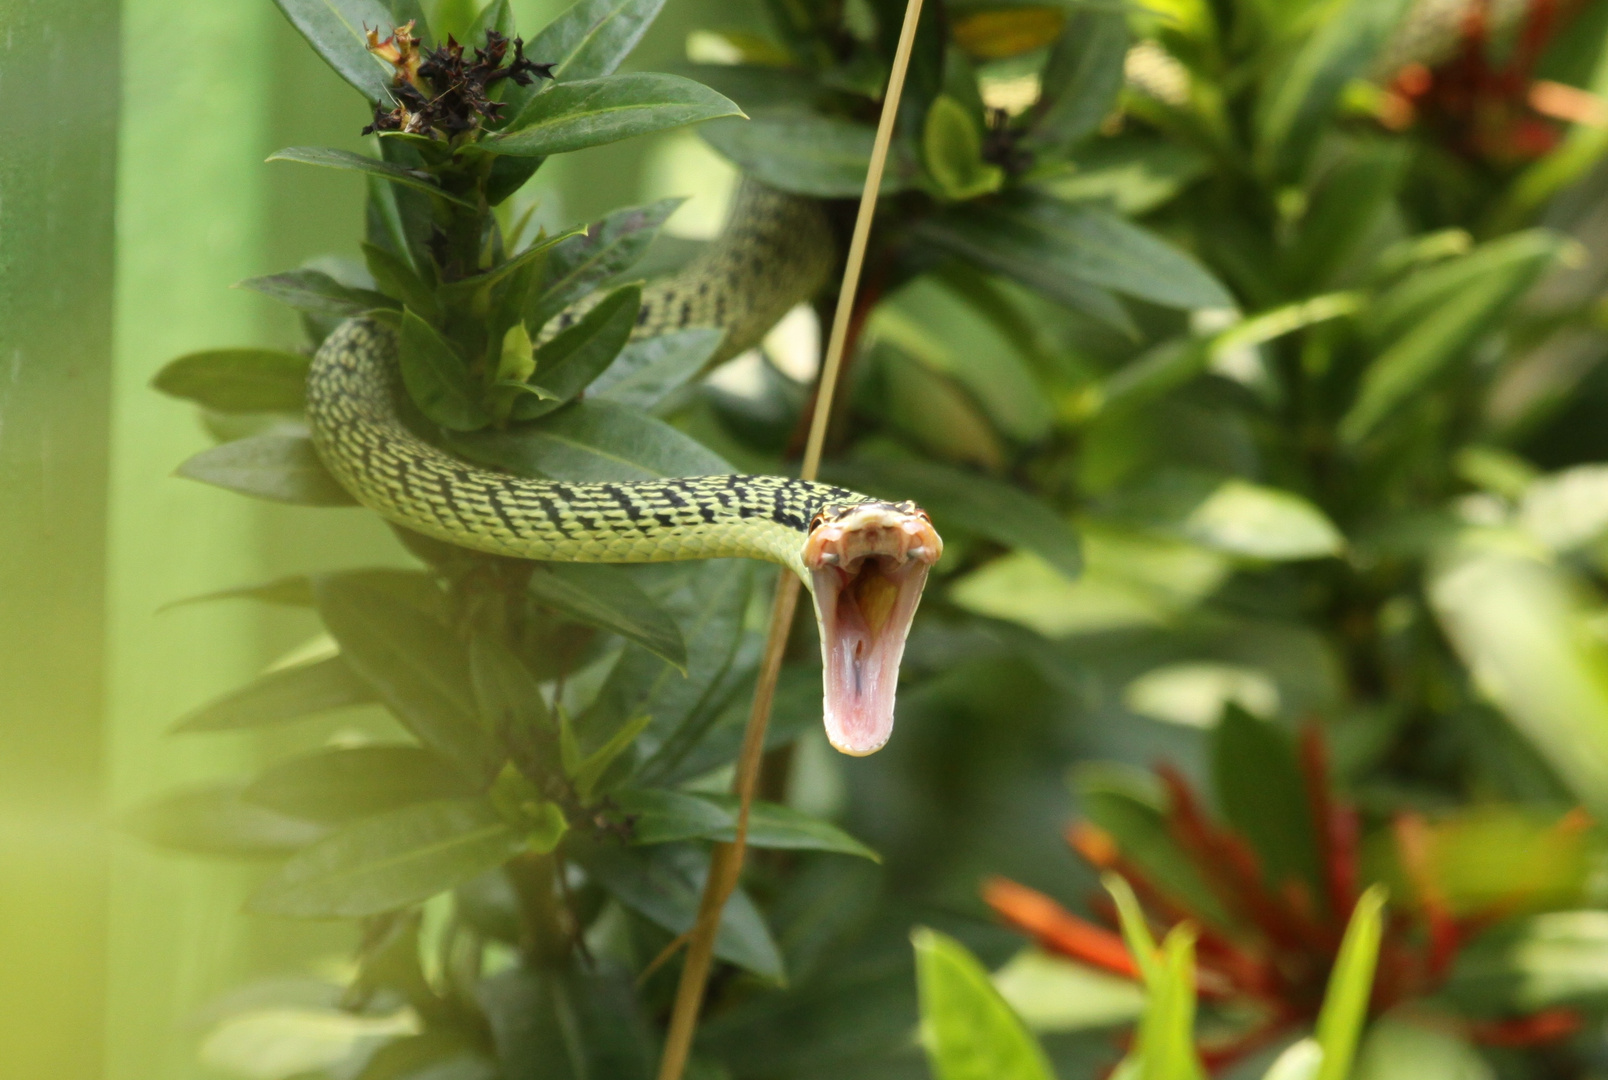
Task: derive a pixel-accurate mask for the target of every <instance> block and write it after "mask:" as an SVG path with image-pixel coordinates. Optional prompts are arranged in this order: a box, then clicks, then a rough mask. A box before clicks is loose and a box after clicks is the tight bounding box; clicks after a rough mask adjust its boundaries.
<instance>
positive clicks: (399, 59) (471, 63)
mask: <svg viewBox="0 0 1608 1080" xmlns="http://www.w3.org/2000/svg"><path fill="white" fill-rule="evenodd" d="M368 39H369V44H368V47H369V51H370V52H372V53H373V54H374V55H376V56H378V57H380V58H381V59H382V60H385V61H386V62H387V63H389V64H390V65H391V66H392V67H393V68H395V69H396V76H395V78H394V80H393V81H392V89H391V96H392V101H393V107H392V108H390V109H386V108H385V107H384V106H383V105H376V106H375V108H374V121H373V123H371V124H369V125H368V126H367V127H365V128H364V129H363V134H365V135H368V134H371V133H373V132H376V131H402V132H407V133H409V134H412V135H427V136H430V137H431V138H435V137H440V138H444V139H447V140H449V141H450V140H453V139H457V138H459V137H460V136H465V135H468V134H471V133H473V132H475V131H478V130H480V129H481V127H482V126H484V125H485V124H487V123H496V122H497V121H498V120H501V119H502V110H503V105H502V103H501V102H498V101H493V100H492V99H491V88H492V87H493V86H495V85H496V84H497V83H499V82H501V81H502V80H504V79H512V80H513V81H514V82H516V83H518V84H519V85H520V86H529V85H530V84H531V81H532V80H533V79H551V78H552V77H553V65H552V64H538V63H535V62H533V61H531V60H527V59H525V43H524V41H523V40H522V39H520V38H514V39H513V40H512V41H510V40H509V39H508V38H507V37H505V36H503V35H502V34H499V33H498V32H497V31H495V30H488V31H486V44H485V47H484V48H477V49H475V50H474V56H473V58H472V59H471V58H469V57H467V56H466V55H465V48H464V46H462V45H460V44H459V43H458V42H457V41H456V40H454V39H453V38H452V37H450V36H449V37H448V38H447V42H446V44H445V45H441V46H438V47H437V48H434V49H431V50H430V51H429V52H426V53H422V54H421V52H420V50H419V43H418V41H417V39H415V38H414V36H413V24H412V23H411V22H410V23H408V24H407V25H405V26H400V27H398V28H397V29H396V30H395V31H394V32H393V33H392V35H391V36H390V37H388V38H386V39H385V40H383V41H381V40H380V38H379V32H378V31H376V30H371V31H369V35H368ZM510 46H512V53H513V55H512V57H511V58H510V56H509V52H510V48H509V47H510Z"/></svg>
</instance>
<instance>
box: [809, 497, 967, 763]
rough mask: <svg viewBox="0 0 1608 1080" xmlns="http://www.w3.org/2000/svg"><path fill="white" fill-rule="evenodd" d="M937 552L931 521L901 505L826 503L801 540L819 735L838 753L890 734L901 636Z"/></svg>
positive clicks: (861, 750)
mask: <svg viewBox="0 0 1608 1080" xmlns="http://www.w3.org/2000/svg"><path fill="white" fill-rule="evenodd" d="M827 514H830V515H831V520H829V521H828V520H825V517H826V515H827ZM942 551H943V541H942V540H941V539H939V537H938V533H937V532H936V531H935V530H934V529H933V527H932V523H931V522H930V521H928V520H927V516H926V515H925V514H923V513H922V512H921V511H920V510H919V509H918V508H916V507H915V506H913V505H909V504H905V505H897V506H896V505H891V504H888V503H878V502H865V503H861V504H858V505H855V506H851V507H848V508H846V509H838V508H835V507H834V508H830V509H829V510H827V511H823V513H822V519H821V520H818V521H817V523H816V527H815V528H814V529H813V530H812V531H811V533H810V537H809V539H808V540H807V541H806V542H805V545H804V565H805V568H806V570H807V571H808V573H809V574H810V582H811V586H812V590H813V592H814V594H815V614H816V621H817V625H818V626H819V628H820V632H821V660H822V680H823V689H824V691H825V698H824V705H825V708H824V712H825V718H826V735H827V738H828V739H829V740H830V741H831V743H832V745H833V746H834V747H835V748H836V749H838V750H840V751H842V752H843V753H845V754H851V755H853V756H856V757H860V756H864V755H866V754H871V753H875V752H876V751H877V750H879V749H881V748H882V746H883V744H884V743H886V742H887V741H888V736H889V735H891V734H892V732H893V705H894V695H895V692H896V690H897V689H898V683H899V662H900V660H902V659H903V656H904V645H905V635H906V634H907V633H908V632H909V630H910V623H911V621H912V620H913V619H914V618H915V614H916V605H917V604H919V603H920V601H921V591H922V588H923V587H924V586H925V585H926V581H927V571H928V570H929V569H930V568H931V567H932V564H933V563H935V562H937V560H938V556H939V554H941V553H942Z"/></svg>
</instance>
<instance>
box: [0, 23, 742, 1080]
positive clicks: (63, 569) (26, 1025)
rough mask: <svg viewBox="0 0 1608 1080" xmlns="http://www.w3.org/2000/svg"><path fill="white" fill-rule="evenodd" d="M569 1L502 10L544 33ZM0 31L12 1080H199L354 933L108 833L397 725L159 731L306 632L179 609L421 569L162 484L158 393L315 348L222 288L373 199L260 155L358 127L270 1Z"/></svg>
mask: <svg viewBox="0 0 1608 1080" xmlns="http://www.w3.org/2000/svg"><path fill="white" fill-rule="evenodd" d="M565 6H567V5H566V3H565V0H515V8H516V11H517V12H518V16H519V21H520V25H521V26H523V27H524V28H525V33H526V34H527V36H528V35H529V34H530V33H531V32H532V31H533V29H535V28H539V27H540V26H541V25H542V24H544V23H545V22H546V21H547V20H548V19H550V18H551V17H552V16H553V15H555V14H557V13H558V12H559V11H561V10H562V9H563V8H564V7H565ZM749 7H751V5H747V4H741V3H736V4H734V3H732V2H730V0H670V3H669V4H667V6H666V10H665V12H664V15H663V16H662V17H661V19H660V22H659V24H658V25H656V26H655V27H654V29H653V30H652V31H651V32H650V34H649V35H648V37H647V39H646V40H645V41H644V42H643V45H642V47H641V48H640V49H639V51H638V54H637V56H636V57H634V58H633V61H632V65H631V66H633V67H641V68H654V67H661V68H662V67H664V66H666V65H667V64H669V63H672V62H674V61H675V60H676V59H677V58H678V57H679V56H680V53H681V49H682V42H683V41H684V38H685V35H686V32H687V30H688V29H690V28H691V27H693V26H698V25H733V24H734V23H735V24H739V25H740V24H744V23H747V24H751V23H752V20H753V13H752V12H750V11H749V10H748V8H749ZM120 19H121V37H120V36H119V30H120V25H119V20H120ZM0 20H3V21H0V26H3V27H4V30H5V32H4V33H3V34H0V101H3V102H5V105H4V107H3V108H0V494H3V497H4V498H5V499H6V503H5V509H4V511H3V512H0V686H3V688H4V696H3V697H0V703H3V704H0V1018H3V1019H0V1076H4V1077H7V1078H9V1077H12V1076H16V1077H28V1078H30V1080H34V1078H39V1080H80V1078H84V1080H90V1078H99V1077H106V1078H109V1080H185V1078H199V1077H203V1076H208V1075H210V1074H208V1073H207V1072H206V1071H205V1070H204V1069H202V1067H201V1066H200V1065H199V1064H198V1063H197V1060H196V1053H195V1051H196V1045H197V1041H198V1038H199V1037H200V1035H201V1034H202V1031H201V1028H200V1026H199V1025H198V1021H197V1018H198V1017H199V1016H200V1015H201V1014H202V1010H203V1008H204V1006H205V1005H206V1003H207V1002H208V1001H209V1000H212V999H214V998H215V997H216V996H217V995H219V994H221V993H223V992H224V991H227V990H229V989H231V988H233V987H235V986H238V985H239V984H240V983H241V982H242V981H243V980H247V979H250V978H254V977H259V976H263V975H274V974H291V973H297V972H306V971H308V970H309V969H310V967H311V965H312V964H313V963H314V962H315V961H318V960H320V959H328V958H334V957H339V956H340V955H342V954H343V953H344V952H346V951H347V950H348V949H349V946H350V942H351V938H350V934H351V930H350V928H349V927H345V926H329V925H319V924H311V925H310V924H301V923H290V922H273V921H270V920H261V919H251V918H247V917H245V916H243V915H241V914H239V906H240V901H241V900H242V899H243V897H244V896H245V895H246V893H247V891H248V890H249V889H250V887H251V884H252V882H253V881H254V880H256V879H257V877H259V876H260V874H261V873H262V872H263V871H262V869H261V868H253V867H244V868H242V867H235V866H228V865H223V864H215V863H206V862H202V861H197V860H191V859H186V858H182V857H177V856H170V855H166V854H163V853H160V852H157V851H153V850H152V849H150V848H149V847H148V846H146V845H144V844H142V843H141V842H139V841H137V840H135V839H133V838H131V837H129V836H127V835H125V834H124V833H123V832H122V831H120V830H119V829H118V828H117V826H116V822H117V820H118V819H119V817H120V816H121V815H123V814H125V813H126V812H127V811H128V810H129V809H131V808H132V807H134V806H137V805H139V804H140V803H141V802H144V801H146V800H148V799H150V798H152V797H154V796H157V795H159V794H161V793H163V792H167V791H170V790H172V789H174V788H175V787H178V786H183V785H185V784H191V783H197V782H204V781H207V780H215V779H219V778H228V777H231V776H238V775H241V774H242V773H244V772H245V771H246V770H248V769H249V768H251V767H252V766H253V765H254V764H256V763H258V762H261V761H263V760H266V759H271V758H277V757H280V756H282V755H283V754H284V753H286V752H289V751H294V750H297V749H302V748H308V747H312V746H316V745H318V744H319V743H320V742H321V741H323V740H324V739H327V738H328V737H329V736H330V735H331V734H332V733H333V732H336V731H339V730H343V729H350V728H352V727H354V726H355V727H359V728H364V729H366V730H370V731H375V730H380V731H384V730H386V723H387V722H386V721H385V720H384V719H383V718H382V717H378V716H376V715H373V714H372V713H371V714H369V715H366V716H365V715H362V714H345V715H337V716H336V717H333V718H330V719H329V720H327V721H315V722H312V723H310V724H303V725H298V726H296V727H295V728H294V729H293V730H285V731H278V732H270V733H264V734H258V735H235V736H215V737H204V738H198V737H190V738H178V737H170V736H167V735H165V734H164V732H165V730H166V729H167V728H168V726H169V725H171V724H172V722H173V721H174V720H175V719H176V718H177V717H179V716H180V715H182V714H183V713H184V712H185V711H186V710H187V709H190V708H192V707H194V706H196V705H198V704H200V703H202V702H204V701H205V700H207V699H208V698H210V697H212V696H214V695H216V694H218V693H220V692H222V691H224V690H227V689H229V688H231V687H232V686H234V685H237V684H238V683H240V682H242V681H244V680H245V679H247V678H249V677H251V676H252V675H253V674H255V673H256V672H257V671H259V670H260V669H261V668H262V667H263V665H264V664H266V663H268V662H270V661H272V660H273V659H274V658H276V657H277V656H279V655H282V654H283V653H284V652H285V651H287V650H288V649H290V648H292V647H294V646H296V645H298V644H300V643H302V642H304V641H305V640H306V639H307V638H308V637H309V636H310V635H312V634H314V633H315V632H316V631H317V627H316V624H315V623H314V622H313V620H312V619H311V618H310V616H308V615H307V614H306V613H303V612H295V611H283V610H263V609H260V608H256V607H253V606H251V605H246V604H239V603H223V604H207V605H195V606H187V607H179V608H175V609H171V610H162V608H163V606H164V605H167V604H169V603H171V602H172V601H174V600H177V599H181V598H183V597H186V596H193V595H196V594H200V593H204V592H208V591H211V590H215V589H219V588H224V587H228V586H232V585H238V584H243V583H248V582H252V581H257V580H262V579H265V578H268V577H273V576H276V575H280V574H287V573H298V572H306V571H316V570H320V569H328V568H335V567H344V566H354V565H366V564H374V563H392V564H397V563H402V562H404V561H405V556H404V555H403V554H402V553H401V551H400V548H399V546H398V545H397V544H396V543H395V541H394V540H393V538H392V537H391V536H390V535H389V533H388V532H387V531H386V530H385V529H384V528H383V527H382V526H381V525H380V524H379V523H378V522H377V521H376V520H375V519H374V518H373V517H372V516H371V515H367V514H364V513H361V512H359V511H347V510H337V511H315V510H303V509H297V508H289V507H276V506H267V505H263V504H256V503H252V502H251V501H249V500H245V499H241V498H239V497H237V496H233V495H230V494H228V493H226V492H222V491H218V490H215V489H211V488H207V487H203V486H201V485H197V484H194V483H191V482H188V481H184V480H180V479H177V478H174V477H173V476H172V472H173V469H174V467H175V466H176V465H177V464H178V463H179V462H181V461H182V460H183V459H184V458H185V457H186V456H188V455H189V454H191V453H194V452H195V451H197V450H199V449H201V448H203V447H204V446H206V445H208V437H207V435H206V433H205V431H204V430H203V428H202V426H201V424H200V423H199V421H198V419H197V417H196V415H195V412H194V410H193V409H191V408H190V407H188V406H186V405H184V404H182V403H179V402H174V401H171V400H168V399H166V398H163V397H162V396H160V395H158V394H155V393H153V392H152V391H151V390H150V388H149V382H150V378H151V376H152V375H153V374H154V373H155V372H156V370H158V369H159V368H160V367H161V365H162V364H163V363H165V362H166V361H167V360H169V359H171V358H172V357H174V356H176V355H179V354H181V353H183V352H186V351H189V350H193V349H199V348H206V347H214V346H227V345H241V344H250V343H276V344H280V345H286V346H292V345H295V344H296V343H297V329H296V326H295V323H294V320H293V319H292V318H291V317H290V316H289V314H288V313H287V312H285V311H284V310H283V309H280V308H276V307H274V306H272V305H270V304H267V303H266V302H264V301H262V300H261V299H260V298H258V297H256V296H255V295H253V294H250V293H245V292H241V291H239V290H232V289H230V288H229V286H230V285H231V284H232V283H234V282H235V281H238V280H239V279H241V278H243V277H247V276H250V275H253V274H260V273H267V272H271V271H273V270H277V269H283V268H285V267H288V266H294V265H296V264H298V263H300V262H302V261H303V260H305V259H307V258H310V257H313V256H316V255H319V254H324V253H331V252H333V253H336V254H342V255H346V256H351V255H354V254H355V253H356V246H357V239H358V235H359V230H360V228H361V206H362V187H361V184H359V183H358V182H356V181H355V180H354V179H353V178H352V177H350V176H347V175H344V174H340V173H335V172H329V171H324V170H317V169H307V168H300V167H297V166H293V165H287V164H275V165H266V164H264V162H263V158H264V157H266V156H267V154H268V153H270V152H271V151H272V150H274V149H277V148H279V147H282V146H287V145H304V144H310V143H311V144H326V145H341V146H346V147H349V148H352V149H359V148H361V140H360V139H359V137H358V135H357V129H358V128H359V127H360V126H361V125H362V123H363V122H364V119H365V116H364V112H365V110H364V106H363V104H362V102H361V100H360V99H359V98H358V97H357V96H356V94H355V93H353V92H352V91H351V90H350V89H349V88H347V87H346V86H345V85H344V84H343V83H341V82H340V81H339V79H337V78H336V77H335V76H333V75H332V74H331V73H330V72H329V71H328V70H327V69H325V68H324V67H323V66H322V64H321V63H320V62H319V61H318V60H317V58H316V57H315V56H314V55H313V54H312V53H311V51H310V50H308V49H307V48H306V46H305V45H303V44H302V43H301V41H300V39H299V38H298V37H297V36H296V35H295V33H294V32H293V31H292V30H291V29H290V28H289V27H288V25H287V24H286V23H285V21H284V20H283V18H282V17H281V16H280V15H279V14H278V12H277V11H275V10H274V7H273V5H272V3H271V2H270V0H123V2H122V3H121V4H118V3H117V2H116V0H0ZM119 88H121V93H119ZM652 154H653V146H652V145H651V144H650V143H648V142H646V141H639V142H637V143H629V144H623V145H619V146H613V147H605V148H601V149H599V150H595V151H590V152H587V153H583V154H578V155H573V156H570V157H568V158H565V159H563V160H562V161H560V162H555V165H556V166H557V167H550V168H549V169H548V170H546V171H545V172H544V174H543V177H542V179H541V181H540V187H541V199H542V203H543V217H544V218H548V217H550V218H551V219H552V223H553V224H567V223H569V222H571V221H575V220H580V219H583V218H587V217H595V216H597V215H599V214H601V213H603V212H605V211H607V210H609V209H612V208H614V207H617V206H620V205H624V204H627V203H630V202H633V201H637V200H639V199H641V198H642V197H643V196H644V194H645V193H646V192H647V191H648V188H649V187H651V184H650V183H649V182H648V181H647V180H646V179H645V177H644V169H645V162H648V161H650V160H651V158H652ZM114 193H115V195H114ZM653 193H654V194H658V192H657V190H656V189H655V190H654V192H653ZM114 209H115V226H114ZM114 239H115V243H114ZM114 271H115V276H114ZM114 280H115V291H114ZM390 730H391V731H392V732H393V733H394V729H390Z"/></svg>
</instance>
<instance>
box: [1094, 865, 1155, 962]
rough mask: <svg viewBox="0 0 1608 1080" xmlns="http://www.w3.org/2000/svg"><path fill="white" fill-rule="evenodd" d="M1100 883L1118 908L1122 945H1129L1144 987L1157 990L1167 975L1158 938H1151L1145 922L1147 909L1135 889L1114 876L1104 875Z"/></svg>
mask: <svg viewBox="0 0 1608 1080" xmlns="http://www.w3.org/2000/svg"><path fill="white" fill-rule="evenodd" d="M1100 881H1101V884H1103V885H1104V886H1105V889H1106V892H1108V893H1110V894H1111V899H1112V901H1113V902H1114V903H1115V905H1116V908H1117V922H1118V926H1119V928H1120V929H1121V930H1122V941H1123V944H1125V945H1127V946H1128V955H1129V956H1132V957H1133V962H1134V964H1135V965H1136V966H1137V967H1138V968H1139V974H1140V976H1141V977H1142V978H1143V980H1144V983H1145V986H1146V987H1147V988H1154V987H1156V986H1157V985H1159V984H1161V983H1162V982H1164V981H1165V980H1166V974H1167V973H1166V970H1165V969H1164V968H1163V967H1162V965H1161V950H1159V949H1157V948H1156V939H1155V938H1153V937H1152V936H1151V935H1150V924H1149V923H1148V922H1146V921H1145V910H1144V908H1142V907H1140V906H1139V898H1138V897H1137V896H1135V895H1134V891H1133V886H1131V885H1129V884H1128V882H1127V880H1126V879H1124V878H1123V877H1121V876H1120V875H1118V874H1113V873H1106V874H1102V875H1101V877H1100Z"/></svg>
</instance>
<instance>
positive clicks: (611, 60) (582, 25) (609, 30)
mask: <svg viewBox="0 0 1608 1080" xmlns="http://www.w3.org/2000/svg"><path fill="white" fill-rule="evenodd" d="M662 7H664V0H578V2H577V3H575V4H572V5H571V6H570V7H569V8H567V9H566V10H565V11H564V12H563V13H562V14H561V15H559V16H558V18H556V19H554V20H553V21H552V22H550V23H548V24H547V25H546V26H545V27H543V28H542V31H541V33H539V34H537V35H536V37H535V39H534V40H532V41H531V43H530V44H529V45H527V46H526V47H525V55H526V56H531V57H536V58H538V59H540V60H541V62H542V63H550V64H552V65H553V74H554V75H555V76H557V77H558V78H559V79H561V80H566V81H574V80H576V79H596V78H600V77H602V76H604V75H612V74H613V73H614V70H615V69H616V68H618V67H619V66H620V62H621V61H623V60H624V59H625V58H626V56H627V55H628V54H629V53H630V52H631V50H632V49H634V48H636V44H637V42H638V41H640V40H642V35H643V34H645V33H647V30H648V27H649V26H651V25H652V24H653V20H654V19H655V18H657V17H658V14H659V10H660V9H661V8H662ZM504 85H505V86H506V87H507V88H506V89H505V90H504V91H503V100H504V101H506V102H508V103H509V106H510V107H509V110H508V111H509V113H510V114H511V115H513V116H515V117H517V116H518V115H519V112H520V110H521V109H522V108H524V105H525V103H526V102H528V101H529V100H530V98H531V97H533V96H535V95H536V93H537V92H538V90H537V88H536V87H534V86H533V87H521V86H508V85H507V84H506V83H505V84H504Z"/></svg>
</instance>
